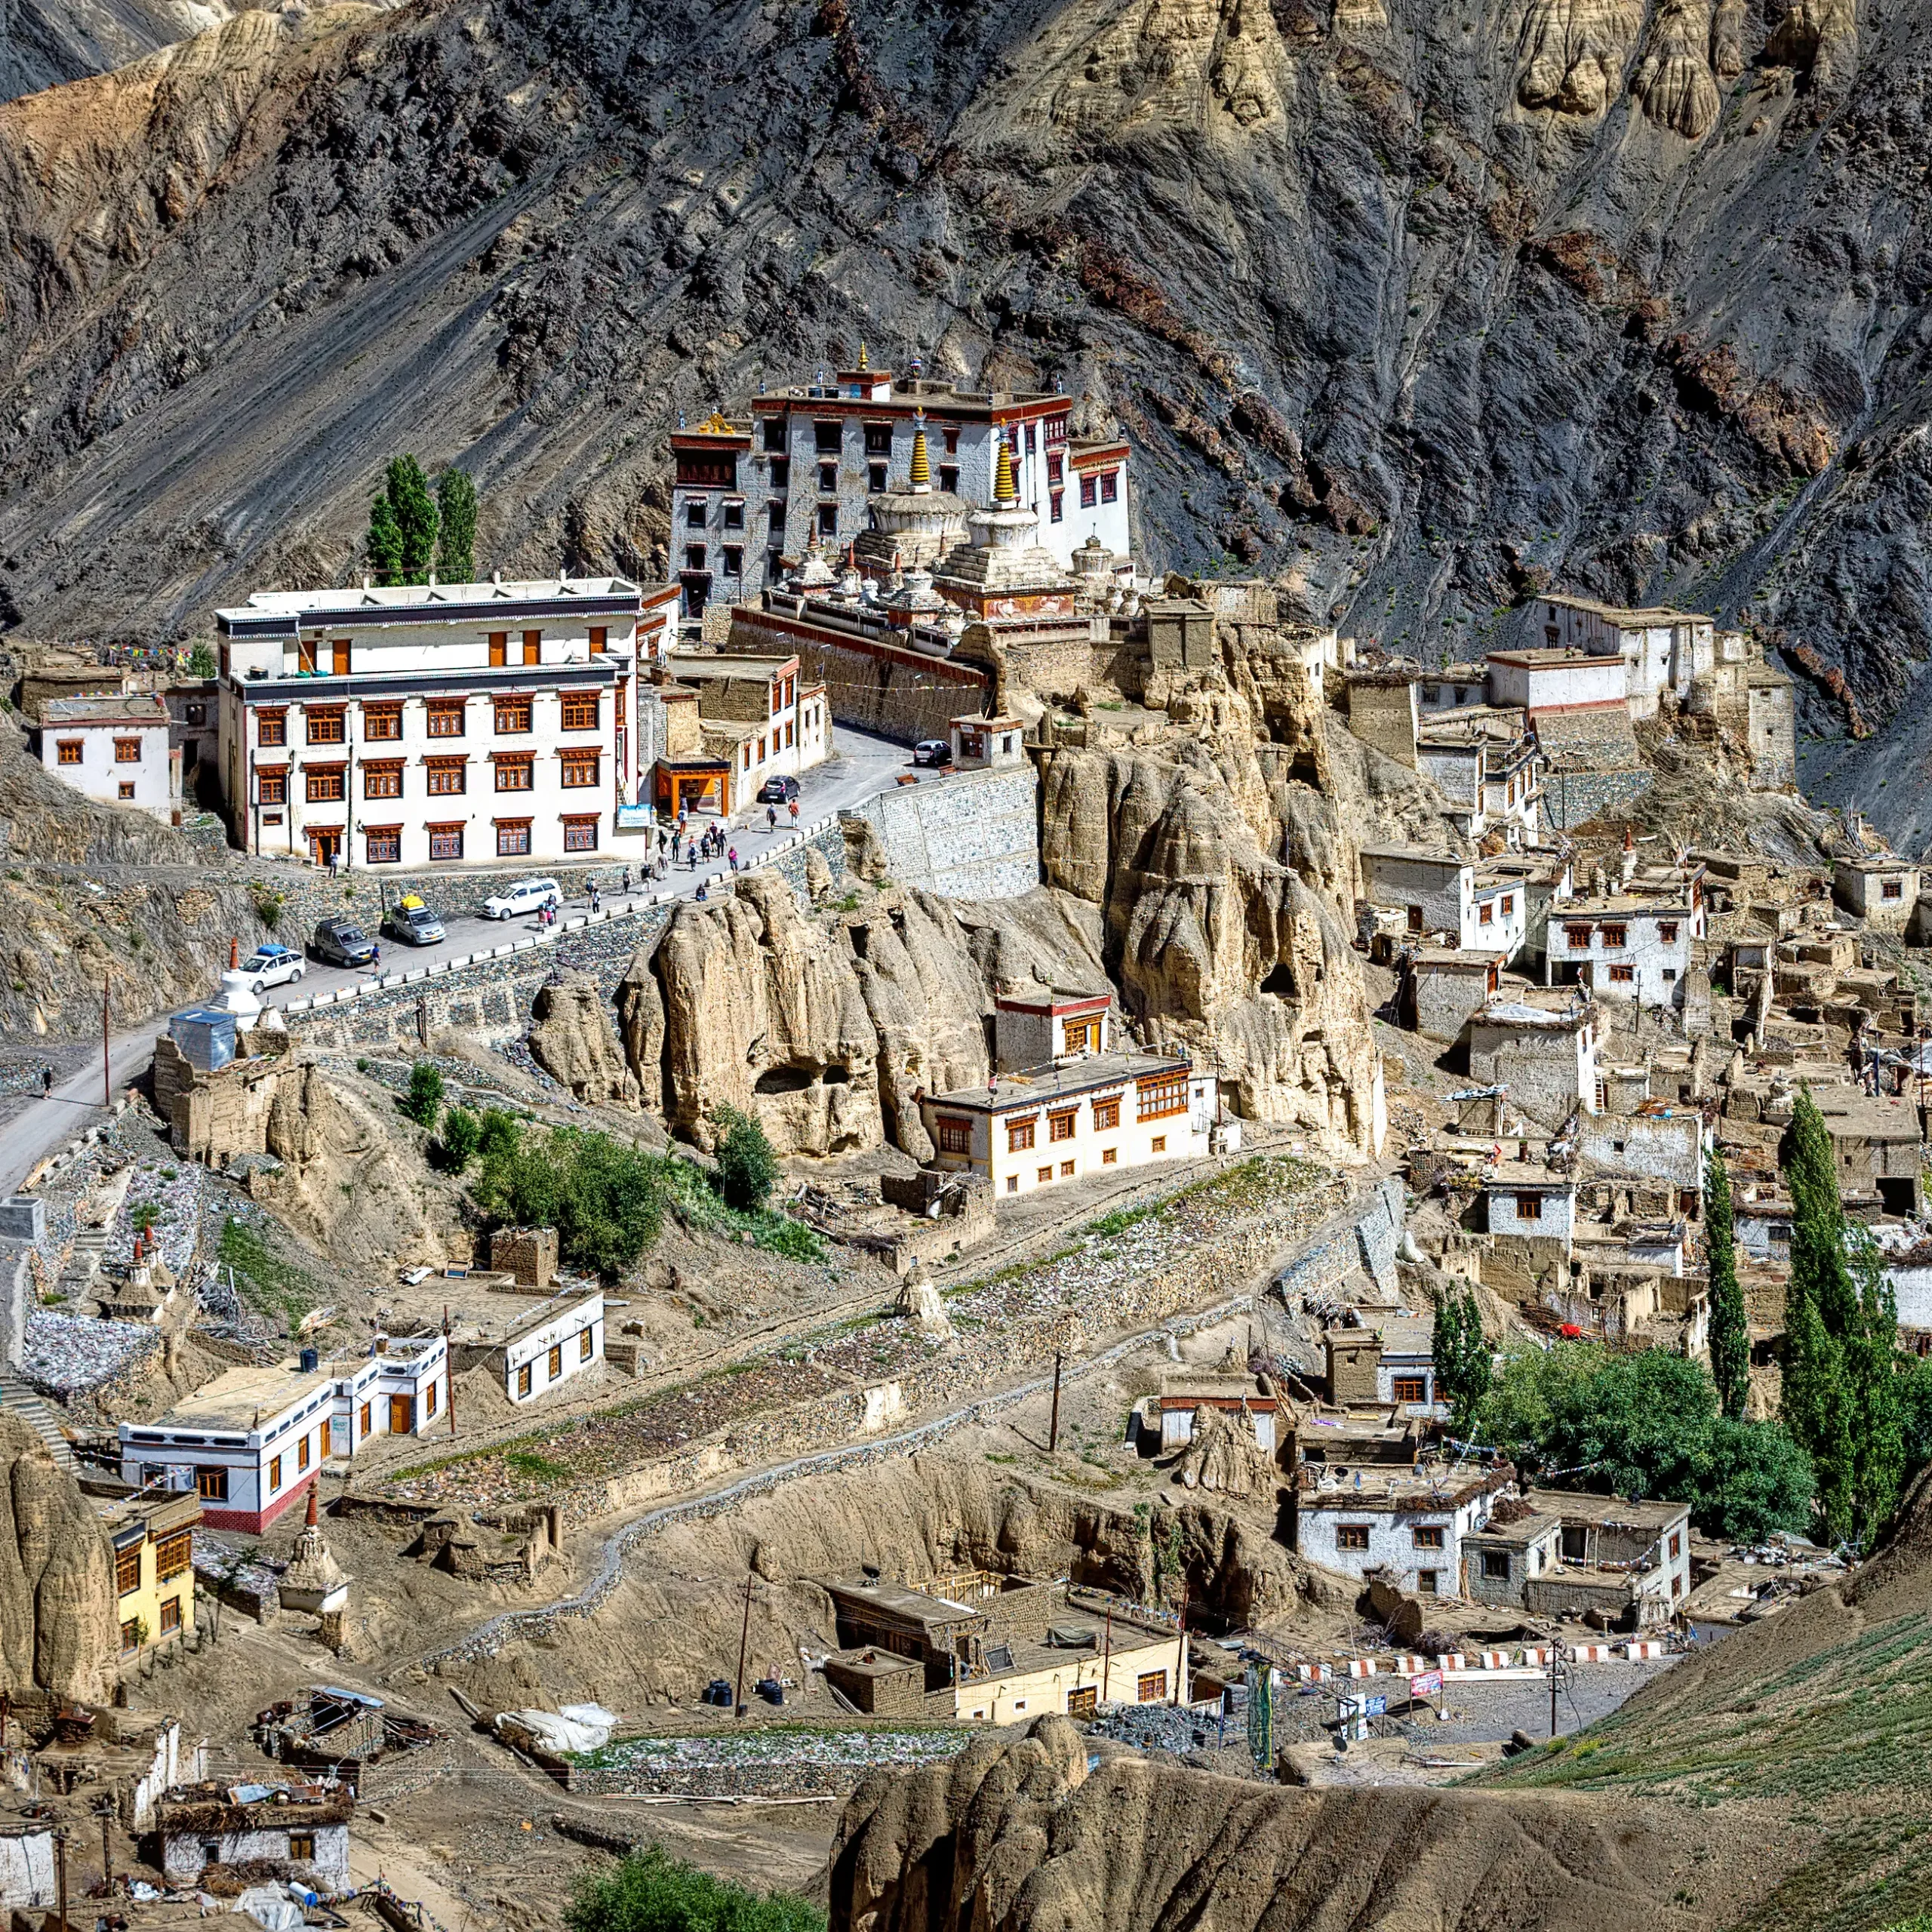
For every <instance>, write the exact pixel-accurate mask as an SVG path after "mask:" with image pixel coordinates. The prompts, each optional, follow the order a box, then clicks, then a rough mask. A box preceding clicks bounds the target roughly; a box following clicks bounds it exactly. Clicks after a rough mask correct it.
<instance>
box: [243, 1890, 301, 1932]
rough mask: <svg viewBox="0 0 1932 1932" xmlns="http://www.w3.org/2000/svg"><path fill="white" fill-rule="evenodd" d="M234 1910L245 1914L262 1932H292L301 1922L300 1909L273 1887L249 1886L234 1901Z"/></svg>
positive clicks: (285, 1894) (283, 1893) (289, 1898)
mask: <svg viewBox="0 0 1932 1932" xmlns="http://www.w3.org/2000/svg"><path fill="white" fill-rule="evenodd" d="M235 1910H236V1911H237V1912H246V1913H247V1914H248V1916H249V1917H250V1918H252V1919H253V1920H254V1921H255V1923H256V1924H257V1925H259V1926H260V1927H261V1928H262V1932H294V1928H295V1927H297V1926H298V1925H300V1924H302V1923H303V1918H302V1908H301V1907H300V1906H299V1905H297V1903H295V1901H294V1900H293V1899H291V1897H289V1896H288V1894H287V1893H286V1892H282V1891H278V1890H276V1888H275V1887H274V1886H273V1885H251V1887H249V1888H248V1890H247V1891H245V1892H244V1893H243V1894H242V1896H241V1897H239V1898H238V1899H237V1900H235Z"/></svg>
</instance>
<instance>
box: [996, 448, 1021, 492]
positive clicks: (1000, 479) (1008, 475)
mask: <svg viewBox="0 0 1932 1932" xmlns="http://www.w3.org/2000/svg"><path fill="white" fill-rule="evenodd" d="M1019 500H1020V485H1019V484H1018V482H1017V481H1015V479H1014V474H1013V445H1011V443H1010V442H1008V441H1007V439H1006V438H1004V436H1002V437H1001V438H1000V441H999V461H998V464H997V466H995V469H994V471H993V501H994V502H995V503H1017V502H1019Z"/></svg>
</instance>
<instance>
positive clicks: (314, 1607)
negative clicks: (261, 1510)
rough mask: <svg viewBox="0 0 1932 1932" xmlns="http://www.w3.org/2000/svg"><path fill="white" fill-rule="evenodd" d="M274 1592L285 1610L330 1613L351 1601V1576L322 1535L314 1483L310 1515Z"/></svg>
mask: <svg viewBox="0 0 1932 1932" xmlns="http://www.w3.org/2000/svg"><path fill="white" fill-rule="evenodd" d="M275 1594H276V1595H278V1597H279V1598H280V1599H281V1607H282V1608H283V1609H284V1610H294V1611H303V1612H304V1613H306V1614H307V1615H309V1616H310V1617H327V1616H328V1614H330V1612H331V1611H337V1610H340V1609H341V1608H342V1607H343V1604H346V1603H347V1602H348V1601H349V1579H348V1578H347V1577H346V1576H344V1575H343V1570H342V1565H341V1564H339V1563H338V1562H337V1561H336V1560H335V1558H334V1556H332V1555H331V1554H330V1553H329V1546H328V1543H327V1542H326V1541H325V1540H324V1538H323V1536H322V1528H321V1520H320V1515H319V1512H318V1510H317V1509H316V1507H315V1484H313V1483H311V1484H309V1516H308V1520H307V1521H306V1523H304V1524H303V1527H302V1534H300V1536H298V1537H297V1538H296V1539H295V1553H294V1555H293V1556H292V1557H291V1558H290V1559H289V1564H288V1568H287V1569H286V1570H285V1571H283V1572H282V1573H281V1583H280V1584H279V1585H278V1586H277V1589H276V1592H275Z"/></svg>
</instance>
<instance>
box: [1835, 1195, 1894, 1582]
mask: <svg viewBox="0 0 1932 1932" xmlns="http://www.w3.org/2000/svg"><path fill="white" fill-rule="evenodd" d="M1850 1258H1851V1273H1852V1281H1853V1284H1854V1286H1855V1287H1856V1288H1857V1291H1858V1308H1857V1317H1856V1320H1855V1323H1854V1327H1853V1328H1852V1330H1851V1332H1850V1334H1847V1336H1846V1337H1844V1341H1843V1344H1842V1346H1843V1349H1844V1377H1845V1388H1846V1392H1847V1395H1849V1397H1850V1409H1851V1432H1852V1444H1853V1447H1852V1491H1853V1496H1854V1511H1855V1515H1854V1529H1855V1531H1856V1533H1857V1537H1858V1540H1859V1542H1860V1543H1861V1544H1863V1546H1864V1547H1865V1548H1866V1549H1871V1548H1872V1546H1874V1545H1875V1543H1877V1541H1878V1533H1879V1531H1881V1530H1882V1529H1883V1528H1884V1526H1885V1524H1886V1522H1887V1520H1888V1519H1889V1518H1890V1515H1891V1513H1892V1510H1893V1508H1894V1506H1895V1505H1896V1504H1897V1501H1898V1500H1899V1491H1900V1488H1901V1487H1903V1484H1904V1481H1905V1475H1906V1445H1905V1417H1904V1414H1903V1406H1902V1404H1901V1403H1900V1399H1899V1374H1898V1359H1899V1310H1898V1297H1897V1295H1896V1294H1895V1293H1894V1291H1893V1288H1892V1284H1891V1280H1890V1277H1889V1276H1888V1275H1887V1274H1886V1272H1885V1258H1884V1255H1883V1254H1882V1253H1881V1251H1880V1250H1879V1247H1878V1243H1877V1242H1876V1241H1874V1240H1873V1239H1872V1235H1871V1231H1870V1230H1869V1229H1866V1228H1863V1227H1861V1228H1859V1229H1857V1230H1856V1231H1855V1232H1854V1235H1853V1238H1852V1240H1851V1243H1850Z"/></svg>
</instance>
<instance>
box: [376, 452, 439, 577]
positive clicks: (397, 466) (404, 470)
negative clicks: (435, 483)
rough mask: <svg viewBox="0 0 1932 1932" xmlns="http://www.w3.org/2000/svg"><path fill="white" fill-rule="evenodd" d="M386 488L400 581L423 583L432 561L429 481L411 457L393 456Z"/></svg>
mask: <svg viewBox="0 0 1932 1932" xmlns="http://www.w3.org/2000/svg"><path fill="white" fill-rule="evenodd" d="M386 490H387V492H388V495H389V507H390V508H391V509H392V510H393V511H395V527H396V531H397V533H398V535H399V536H400V537H401V539H402V581H403V582H404V583H424V582H426V580H428V577H429V566H430V565H432V563H434V562H435V558H436V500H435V497H432V496H431V495H430V494H429V478H428V477H426V476H425V475H423V466H422V465H421V464H420V463H418V462H417V460H416V459H415V458H414V457H413V456H398V457H392V458H391V459H390V460H389V474H388V478H387V480H386Z"/></svg>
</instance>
